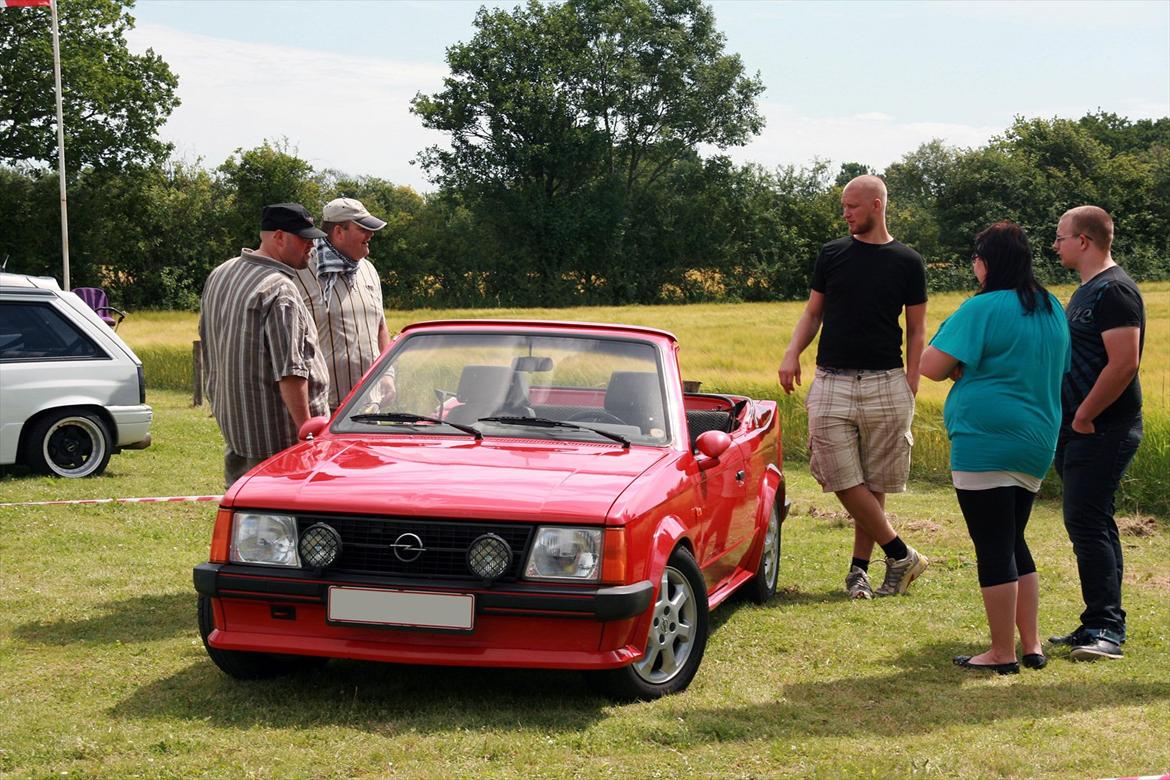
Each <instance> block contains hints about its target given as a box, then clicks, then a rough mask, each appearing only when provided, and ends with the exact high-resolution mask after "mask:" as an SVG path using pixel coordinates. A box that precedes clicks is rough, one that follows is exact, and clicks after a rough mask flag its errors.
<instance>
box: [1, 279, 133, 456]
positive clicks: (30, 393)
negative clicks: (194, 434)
mask: <svg viewBox="0 0 1170 780" xmlns="http://www.w3.org/2000/svg"><path fill="white" fill-rule="evenodd" d="M152 417H153V411H152V410H151V408H150V407H149V406H147V405H146V380H145V377H144V375H143V371H142V361H141V360H139V359H138V356H137V355H135V354H134V351H133V350H131V349H130V347H128V346H126V342H124V341H122V339H121V338H119V337H118V334H117V333H115V332H114V331H113V329H112V328H110V327H109V326H108V325H106V324H105V323H104V322H102V320H101V318H100V317H98V315H97V313H96V312H94V311H93V309H91V308H89V307H88V306H87V305H86V304H85V303H84V302H83V301H82V300H81V299H80V298H78V297H77V296H76V295H74V294H73V293H71V292H64V291H62V290H61V288H60V287H59V286H58V285H57V282H56V280H54V279H49V278H46V277H37V276H25V275H23V274H11V273H0V466H6V465H10V464H13V463H23V464H25V465H27V466H29V467H31V468H32V469H33V470H35V471H39V472H41V473H45V474H56V475H58V476H62V477H88V476H92V475H95V474H100V473H102V471H104V470H105V468H106V464H107V463H109V461H110V455H112V454H114V453H116V452H120V451H121V450H124V449H144V448H146V447H149V446H150V423H151V419H152Z"/></svg>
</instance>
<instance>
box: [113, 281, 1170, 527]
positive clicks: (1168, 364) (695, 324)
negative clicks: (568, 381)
mask: <svg viewBox="0 0 1170 780" xmlns="http://www.w3.org/2000/svg"><path fill="white" fill-rule="evenodd" d="M1072 290H1073V288H1072V287H1069V286H1065V287H1059V288H1055V289H1054V292H1055V293H1056V295H1057V296H1058V297H1059V298H1060V299H1061V300H1062V301H1067V300H1068V297H1069V296H1070V295H1071V294H1072ZM1143 293H1144V295H1145V300H1146V309H1147V319H1148V325H1147V333H1146V344H1145V352H1144V357H1143V361H1142V370H1141V380H1142V386H1143V389H1144V393H1145V417H1146V421H1145V440H1144V442H1143V444H1142V448H1141V449H1140V450H1139V452H1138V456H1137V458H1136V459H1135V461H1134V463H1133V464H1132V466H1131V467H1130V469H1129V472H1128V474H1127V476H1126V480H1125V482H1124V483H1123V485H1122V490H1121V494H1120V502H1121V504H1122V505H1123V506H1124V507H1126V508H1127V509H1128V510H1130V511H1135V512H1152V513H1156V514H1160V515H1170V283H1168V282H1158V283H1149V284H1144V285H1143ZM965 297H966V295H964V294H960V293H950V294H940V295H934V296H932V297H931V301H930V304H929V306H928V307H927V311H928V320H927V334H928V336H929V335H933V334H934V332H935V330H937V328H938V324H939V323H940V322H942V320H943V319H944V318H946V317H947V316H948V315H949V314H950V313H951V312H953V311H954V310H955V309H956V308H957V307H958V306H959V304H960V303H961V302H962V301H963V300H964V298H965ZM802 308H803V304H801V303H745V304H699V305H692V306H625V307H589V308H577V309H478V310H466V309H464V310H419V311H410V312H399V311H393V312H389V313H388V319H389V323H390V328H391V331H392V332H393V331H397V330H398V329H400V328H401V327H402V326H404V325H406V324H408V323H411V322H417V321H420V320H432V319H470V318H490V319H499V318H505V317H519V318H524V319H566V320H577V321H597V322H621V323H630V324H636V325H648V326H652V327H656V328H662V329H665V330H669V331H671V332H673V333H674V334H675V335H676V336H677V337H678V339H679V343H680V344H681V345H682V351H681V353H680V360H681V362H682V368H683V378H684V379H697V380H700V381H702V383H703V386H702V389H703V390H706V391H709V392H738V393H745V394H747V395H750V396H752V397H754V398H772V399H776V400H778V401H779V402H780V410H781V414H782V418H783V423H784V451H785V454H786V456H787V457H788V458H789V459H790V460H794V461H795V460H806V459H807V446H806V438H807V423H806V419H805V413H804V406H803V399H804V393H805V391H807V390H808V383H809V381H811V379H812V371H813V368H814V358H815V356H816V346H815V344H814V345H813V346H811V347H809V349H807V350H806V351H805V353H804V356H803V360H802V364H803V370H804V379H805V383H804V386H803V387H802V388H801V389H800V392H798V393H796V394H794V395H792V396H785V395H784V393H783V392H782V391H781V390H780V386H779V383H778V381H777V378H776V371H777V367H778V365H779V363H780V357H781V355H782V353H783V352H784V347H785V346H786V345H787V343H788V338H789V336H791V334H792V328H793V326H794V325H795V323H796V319H797V317H799V316H800V312H801V309H802ZM197 325H198V320H197V317H196V315H194V314H191V313H188V312H134V313H132V314H131V315H130V316H129V317H128V318H127V319H126V321H125V323H123V325H122V327H121V330H120V332H121V333H122V335H123V336H124V337H125V338H126V340H127V341H128V342H129V343H130V344H131V346H133V347H134V349H135V350H136V351H137V352H138V354H139V356H140V357H141V358H142V360H143V362H144V363H145V364H146V379H147V383H148V384H149V385H150V386H151V387H152V388H160V389H173V390H184V389H188V390H189V389H190V388H191V386H192V379H191V377H192V368H191V366H192V361H191V342H192V341H193V340H194V339H196V338H197V337H198V328H197ZM948 388H949V383H937V382H931V381H929V380H923V382H922V386H921V388H920V391H919V401H918V410H917V416H916V419H915V426H914V436H915V447H914V467H913V472H912V473H913V476H914V478H916V479H920V480H930V481H935V482H938V483H940V484H943V483H947V481H948V480H949V477H950V468H949V458H950V445H949V444H948V442H947V438H946V432H945V430H944V429H943V424H942V404H943V400H944V399H945V398H946V393H947V390H948ZM1058 492H1059V480H1058V479H1057V478H1056V476H1055V474H1053V475H1052V476H1051V478H1050V479H1049V480H1048V482H1047V485H1046V488H1045V495H1049V496H1051V495H1056V494H1058Z"/></svg>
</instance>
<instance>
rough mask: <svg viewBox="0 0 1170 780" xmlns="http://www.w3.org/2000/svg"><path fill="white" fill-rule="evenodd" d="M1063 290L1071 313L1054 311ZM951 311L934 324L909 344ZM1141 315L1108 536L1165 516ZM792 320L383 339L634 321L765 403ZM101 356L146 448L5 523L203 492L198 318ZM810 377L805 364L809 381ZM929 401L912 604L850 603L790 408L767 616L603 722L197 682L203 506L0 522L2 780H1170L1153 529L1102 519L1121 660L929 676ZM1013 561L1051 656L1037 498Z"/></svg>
mask: <svg viewBox="0 0 1170 780" xmlns="http://www.w3.org/2000/svg"><path fill="white" fill-rule="evenodd" d="M1058 294H1060V295H1061V296H1062V297H1064V298H1067V294H1068V290H1067V289H1065V290H1058ZM960 300H961V296H937V297H936V298H934V299H932V310H931V326H930V327H931V332H933V329H934V328H935V327H936V325H937V323H938V321H939V320H940V319H941V318H942V316H945V314H946V313H947V312H949V311H950V310H953V308H954V307H955V306H957V305H958V302H959V301H960ZM1146 300H1147V305H1148V307H1149V309H1150V329H1149V334H1148V337H1147V344H1146V355H1145V361H1144V365H1143V382H1144V383H1145V387H1146V404H1147V414H1148V416H1150V417H1153V418H1154V420H1155V425H1150V424H1147V439H1146V442H1145V444H1144V445H1143V450H1142V453H1141V456H1140V458H1139V461H1138V463H1136V464H1135V466H1134V470H1133V471H1134V473H1136V474H1137V476H1135V477H1134V478H1133V479H1132V480H1131V483H1130V485H1129V486H1127V489H1128V490H1129V491H1130V492H1129V493H1128V494H1127V495H1128V496H1129V499H1128V500H1129V501H1130V504H1131V510H1130V511H1132V505H1133V504H1139V505H1140V506H1149V505H1151V504H1154V503H1156V502H1155V501H1143V500H1142V499H1141V498H1140V497H1141V496H1145V495H1150V496H1156V495H1157V494H1159V493H1160V495H1161V496H1163V497H1164V496H1165V495H1166V491H1165V484H1166V480H1167V478H1168V474H1170V468H1167V465H1166V464H1167V458H1168V457H1170V455H1168V454H1167V453H1168V450H1170V446H1168V443H1167V440H1168V438H1170V437H1168V436H1167V427H1168V426H1167V424H1166V419H1167V410H1168V409H1170V401H1168V399H1167V390H1166V388H1167V375H1168V374H1170V359H1168V351H1170V334H1168V325H1170V305H1168V304H1170V285H1166V284H1162V285H1148V286H1147V288H1146ZM799 309H800V307H799V305H796V304H783V305H776V304H770V305H762V304H760V305H756V304H751V305H748V304H744V305H724V306H690V307H647V308H620V309H616V308H615V309H577V310H569V311H564V310H539V311H533V310H525V311H523V312H503V311H482V312H410V313H398V312H395V313H392V321H391V325H392V327H393V328H398V327H400V326H401V325H403V324H405V323H406V322H408V321H413V320H417V319H432V318H438V317H466V316H484V317H489V316H490V317H501V316H523V317H532V318H542V317H559V318H572V319H583V320H585V319H591V320H597V319H599V320H609V321H620V322H637V323H642V324H647V325H654V326H657V327H662V328H666V329H669V330H672V331H674V332H675V333H676V334H677V335H678V336H679V338H680V341H681V343H682V345H683V351H682V360H683V366H684V375H685V377H686V378H688V379H699V380H702V381H703V383H704V385H703V387H704V389H708V390H723V391H739V392H746V393H749V394H753V395H758V396H762V397H773V398H775V397H778V395H779V391H778V388H777V386H776V380H775V370H776V363H777V361H778V358H779V355H780V352H781V351H782V349H783V347H784V343H785V341H786V339H787V338H788V335H789V332H790V330H791V327H792V323H793V322H794V321H795V318H796V316H797V315H798V313H799ZM122 332H123V334H124V335H125V336H126V338H127V340H128V341H130V343H131V344H132V345H133V346H134V347H135V348H136V349H137V350H138V351H139V353H140V355H141V356H142V357H143V358H144V360H145V362H146V364H147V376H148V381H149V382H150V384H151V390H150V394H149V401H150V403H151V404H152V405H154V407H155V411H156V417H155V425H154V440H155V443H154V445H153V446H152V447H151V448H150V449H148V450H144V451H141V452H127V453H124V454H122V455H118V456H115V457H114V458H113V459H112V460H111V462H110V467H109V469H108V471H107V472H106V473H105V474H104V475H103V476H101V477H98V478H94V479H88V480H75V481H71V480H60V479H50V478H43V477H35V476H31V475H29V474H27V473H25V472H24V471H23V470H20V469H15V470H10V472H9V473H7V474H4V475H3V476H0V502H16V501H38V500H50V499H61V498H99V497H113V496H157V495H197V494H214V493H218V492H220V488H221V485H222V483H221V476H220V475H221V467H222V442H221V440H220V437H219V434H218V430H217V429H216V425H215V422H214V420H213V419H211V418H210V416H209V415H208V412H207V409H206V407H202V408H194V407H192V406H191V400H190V399H191V396H190V390H189V389H184V388H189V384H190V341H191V340H192V339H193V338H194V334H195V317H194V315H191V314H182V313H148V312H134V313H132V314H131V316H130V317H129V318H128V319H127V320H126V323H125V324H124V326H123V328H122ZM811 357H812V352H811V350H810V352H809V353H808V359H809V364H810V365H811ZM184 372H186V373H185V374H184ZM167 387H170V388H174V389H165V388H167ZM944 394H945V387H941V386H930V387H926V388H925V389H924V392H923V393H922V400H921V403H920V408H919V415H918V423H917V424H918V431H917V433H918V442H919V444H918V445H917V448H916V454H915V458H916V469H915V479H914V481H913V483H912V484H911V486H910V490H909V492H908V493H906V494H902V495H897V496H891V497H890V502H889V509H890V511H891V512H892V513H893V515H894V516H895V517H894V520H895V525H896V526H897V527H898V528H899V530H900V532H901V533H902V534H903V536H904V537H905V538H906V539H907V541H909V542H910V543H911V544H913V545H915V546H916V547H917V548H919V549H920V550H922V551H923V552H924V553H925V554H927V555H928V556H930V558H931V559H932V561H933V563H932V566H931V568H930V570H929V571H928V572H927V573H926V575H925V576H924V578H923V579H921V580H920V581H919V582H917V583H916V584H915V585H914V587H913V588H911V590H910V593H909V595H907V596H906V597H903V598H897V599H883V600H880V601H876V602H870V603H852V602H850V601H848V600H846V599H845V598H844V594H843V593H842V592H841V586H842V578H843V576H844V573H845V567H846V564H847V562H848V560H847V556H848V550H849V545H850V542H851V538H852V536H851V532H850V530H849V525H848V521H847V519H846V518H845V517H844V516H843V515H842V514H841V513H840V511H839V507H838V506H837V505H836V502H835V500H834V499H832V497H831V496H830V497H827V496H824V495H823V494H821V493H820V492H819V489H818V488H817V486H816V484H815V483H814V482H813V481H812V479H811V478H810V477H809V475H808V473H807V470H806V468H805V466H804V463H803V462H802V460H801V457H800V455H801V452H802V450H803V444H802V439H803V414H802V409H801V406H800V399H799V398H798V397H794V398H788V399H783V400H782V403H783V409H784V411H785V421H786V425H788V426H789V429H788V430H786V437H785V438H786V442H787V444H786V446H787V449H788V458H787V461H786V464H785V474H786V478H787V482H788V492H789V497H790V498H791V499H792V500H793V502H794V513H793V515H792V517H790V519H789V521H788V522H787V523H786V524H785V526H784V530H783V557H782V563H781V573H780V587H781V593H780V595H779V596H778V597H777V598H776V599H774V600H773V601H772V602H771V603H770V604H767V605H764V606H754V605H750V604H748V603H746V602H743V601H733V603H731V604H728V605H727V606H725V607H724V608H722V609H720V610H719V611H718V612H716V613H715V615H714V617H713V633H712V636H711V639H710V642H709V644H708V648H707V653H706V656H705V658H704V661H703V666H702V668H701V670H700V672H699V675H698V677H697V678H696V680H695V682H694V683H693V684H692V686H691V688H690V689H689V690H688V691H686V692H685V693H683V694H681V695H679V696H675V697H671V698H668V699H665V700H661V701H657V702H652V703H644V704H632V705H615V704H613V703H611V702H608V701H606V700H604V699H601V698H598V697H596V696H595V695H593V694H592V693H590V692H589V690H588V689H587V688H586V687H585V686H584V684H583V683H582V681H581V679H580V678H579V676H578V675H576V674H574V673H569V672H565V673H561V672H527V671H500V670H476V669H445V668H439V667H436V668H430V667H398V666H388V665H377V664H362V663H356V662H332V663H330V664H329V665H328V666H326V667H325V668H324V669H323V670H321V671H317V672H313V673H311V674H307V675H305V676H301V677H296V678H291V679H285V680H278V681H273V682H255V683H240V682H236V681H233V680H231V679H229V678H227V677H225V676H224V675H222V674H221V673H220V672H219V671H218V670H217V669H216V668H215V667H214V666H213V665H212V664H211V662H210V661H209V660H208V659H207V657H206V655H205V653H204V651H203V648H202V645H201V643H200V640H199V636H198V633H197V631H196V627H195V596H194V590H193V587H192V584H191V567H192V566H194V565H195V564H196V563H199V562H200V561H203V560H206V557H207V548H208V543H209V539H210V533H211V525H212V519H213V516H214V512H215V510H214V505H210V504H194V503H189V504H136V505H96V506H94V505H88V506H86V505H83V506H48V507H0V690H3V691H4V707H3V716H2V717H0V775H3V776H4V777H6V778H47V777H65V776H68V777H74V778H76V777H83V778H123V777H146V778H158V777H173V778H188V777H217V778H381V777H395V778H398V777H401V778H450V777H459V778H464V777H465V778H520V777H550V778H553V777H555V778H578V777H586V778H595V777H596V778H602V777H606V778H608V777H613V776H626V777H633V778H651V777H666V778H678V777H689V776H696V777H704V778H707V777H718V778H724V777H730V778H762V777H825V778H838V777H852V776H867V777H939V778H986V777H1001V778H1015V777H1019V778H1028V777H1054V776H1066V777H1116V776H1122V775H1141V774H1155V773H1161V772H1168V771H1170V740H1168V739H1167V727H1166V724H1167V723H1170V677H1168V676H1167V671H1166V670H1167V669H1170V574H1168V571H1167V562H1168V561H1170V527H1168V525H1167V519H1166V516H1165V511H1164V510H1162V511H1161V512H1160V513H1158V515H1157V516H1149V515H1148V514H1136V515H1132V514H1131V515H1129V516H1126V517H1124V518H1123V519H1122V521H1121V524H1122V526H1123V531H1124V534H1125V535H1124V537H1123V541H1124V546H1125V550H1126V556H1127V557H1126V589H1125V598H1126V609H1127V610H1128V612H1129V629H1130V641H1129V642H1128V643H1127V644H1126V648H1125V651H1126V658H1125V659H1124V660H1122V661H1119V662H1101V663H1098V664H1095V665H1094V664H1074V663H1071V662H1069V661H1068V660H1067V659H1064V658H1061V657H1059V656H1058V655H1054V658H1053V662H1052V663H1051V664H1050V665H1049V666H1048V668H1047V669H1045V670H1043V671H1040V672H1032V671H1030V670H1024V673H1023V674H1021V675H1019V676H1016V677H994V678H993V677H985V676H978V675H972V674H971V673H966V672H962V671H960V670H958V669H955V668H954V667H952V666H951V665H950V662H949V659H950V657H951V656H952V655H955V654H958V653H971V652H977V651H979V650H981V649H983V648H984V647H985V643H986V641H987V640H986V624H985V621H984V617H983V612H982V606H981V603H980V601H979V595H978V587H977V581H976V574H975V560H974V554H973V551H972V549H971V544H970V541H969V539H968V538H967V535H966V531H965V528H964V525H963V522H962V518H961V515H960V513H959V511H958V507H957V505H956V503H955V499H954V496H953V493H952V491H951V490H950V489H949V487H947V485H946V484H945V482H943V481H940V480H939V478H938V477H939V475H940V474H944V473H945V469H946V466H945V458H946V441H945V437H942V436H941V421H940V420H939V412H938V410H939V408H940V406H941V400H942V398H943V397H944ZM1158 421H1160V422H1158ZM1152 430H1153V431H1155V436H1153V437H1151V431H1152ZM1158 437H1161V438H1160V439H1159V438H1158ZM1151 438H1153V439H1154V442H1153V446H1151ZM1159 442H1160V443H1159ZM1143 459H1144V460H1143ZM1158 480H1160V482H1159V481H1158ZM1135 485H1136V489H1135ZM1053 490H1054V489H1053V488H1051V487H1050V488H1048V490H1047V491H1046V492H1048V493H1051V492H1053ZM1135 497H1138V498H1135ZM1162 500H1163V501H1164V498H1163V499H1162ZM1161 506H1163V507H1164V506H1165V504H1164V503H1163V504H1161ZM1029 539H1030V542H1031V545H1032V549H1033V553H1034V555H1035V557H1036V559H1037V562H1038V565H1039V568H1040V575H1041V589H1042V590H1041V628H1042V632H1043V633H1044V634H1045V635H1048V634H1051V633H1057V632H1064V631H1066V630H1068V629H1070V628H1072V627H1073V626H1074V625H1075V624H1076V620H1077V615H1078V613H1079V611H1080V598H1079V591H1078V587H1077V575H1076V568H1075V563H1074V560H1073V556H1072V552H1071V549H1070V546H1069V543H1068V540H1067V538H1066V536H1065V533H1064V529H1063V526H1062V524H1061V520H1060V509H1059V505H1058V504H1057V503H1056V502H1054V501H1052V500H1042V501H1040V502H1038V504H1037V507H1036V510H1035V512H1034V514H1033V519H1032V522H1031V524H1030V526H1029ZM876 570H877V572H878V573H879V576H880V571H881V567H880V566H878V567H877V569H876Z"/></svg>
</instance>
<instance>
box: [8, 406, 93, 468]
mask: <svg viewBox="0 0 1170 780" xmlns="http://www.w3.org/2000/svg"><path fill="white" fill-rule="evenodd" d="M113 449H114V448H113V440H112V437H111V436H110V429H109V427H108V426H107V425H106V423H105V421H103V420H102V419H101V418H100V417H98V416H97V415H95V414H93V413H92V412H84V411H80V410H77V409H61V410H57V411H54V412H50V413H49V414H47V415H45V416H43V417H40V418H39V419H37V421H36V422H35V423H33V424H32V426H31V427H30V428H29V432H28V438H27V439H26V440H25V451H24V461H25V463H26V464H27V465H28V466H29V467H31V468H32V469H33V470H34V471H38V472H40V473H42V474H53V475H55V476H58V477H71V478H78V477H92V476H96V475H98V474H101V473H102V472H103V471H105V470H106V464H108V463H109V462H110V455H111V454H113Z"/></svg>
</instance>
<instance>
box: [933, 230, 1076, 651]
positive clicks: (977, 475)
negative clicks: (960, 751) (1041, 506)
mask: <svg viewBox="0 0 1170 780" xmlns="http://www.w3.org/2000/svg"><path fill="white" fill-rule="evenodd" d="M972 266H973V270H974V272H975V278H976V279H977V280H978V281H979V292H977V293H976V294H975V296H974V297H972V298H969V299H968V300H966V301H964V302H963V305H962V306H960V307H959V308H958V310H957V311H955V313H954V314H952V315H951V316H950V317H948V318H947V319H946V321H944V322H943V324H942V325H940V326H939V329H938V333H936V334H935V336H934V338H933V339H931V341H930V346H929V347H927V349H926V352H924V353H923V355H922V375H923V376H926V377H929V378H930V379H934V380H936V381H942V380H944V379H946V378H948V377H950V378H951V379H953V380H954V382H955V383H954V385H953V386H952V387H951V391H950V393H948V394H947V401H946V405H945V406H944V407H943V421H944V422H945V423H946V428H947V436H948V437H949V438H950V440H951V476H952V480H953V482H954V485H955V493H956V495H957V496H958V499H959V507H960V508H961V509H962V510H963V518H964V519H965V520H966V521H967V531H968V533H970V535H971V540H972V541H973V542H974V543H975V557H976V560H977V563H978V570H979V586H980V589H981V590H982V593H983V606H984V609H985V610H986V612H987V622H988V626H989V627H990V629H991V649H990V650H988V651H986V652H984V653H980V654H979V655H976V656H957V657H956V658H955V659H954V662H955V663H956V664H957V665H959V666H961V667H963V668H965V669H984V670H990V671H994V672H998V673H1000V674H1014V673H1017V672H1019V670H1020V665H1019V662H1018V661H1017V660H1016V643H1015V629H1018V630H1019V633H1020V645H1021V647H1022V649H1023V659H1024V665H1025V666H1028V667H1031V668H1035V669H1040V668H1043V667H1044V665H1045V664H1046V663H1047V659H1046V658H1045V657H1044V653H1043V650H1042V648H1041V645H1040V630H1039V625H1038V620H1039V618H1038V614H1039V577H1038V575H1037V574H1036V564H1035V562H1034V561H1033V560H1032V555H1031V553H1030V552H1029V550H1028V544H1027V542H1026V541H1025V540H1024V528H1025V526H1026V525H1027V524H1028V516H1029V515H1030V514H1031V511H1032V501H1033V499H1034V498H1035V496H1036V492H1037V491H1038V490H1039V489H1040V482H1041V480H1042V479H1043V478H1044V475H1045V474H1046V473H1048V468H1049V466H1051V465H1052V458H1053V455H1054V454H1055V452H1056V436H1057V433H1058V431H1059V429H1060V383H1061V378H1062V377H1063V376H1064V373H1065V371H1067V370H1068V365H1069V335H1068V325H1067V324H1066V322H1065V318H1064V313H1063V310H1062V309H1061V306H1060V302H1059V301H1058V300H1056V298H1055V297H1054V296H1053V295H1052V294H1051V293H1049V292H1048V291H1047V290H1045V289H1044V287H1043V286H1042V285H1041V284H1040V283H1039V282H1038V281H1036V277H1035V275H1034V274H1033V271H1032V250H1031V248H1030V247H1029V245H1028V239H1027V237H1026V236H1025V235H1024V232H1023V231H1022V230H1020V228H1019V226H1018V225H1016V224H1015V223H1013V222H1007V221H1004V222H997V223H995V224H994V225H992V226H991V227H989V228H987V229H986V230H984V231H983V232H981V233H980V234H979V235H978V236H976V237H975V254H974V255H973V256H972ZM1013 626H1014V628H1013Z"/></svg>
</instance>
